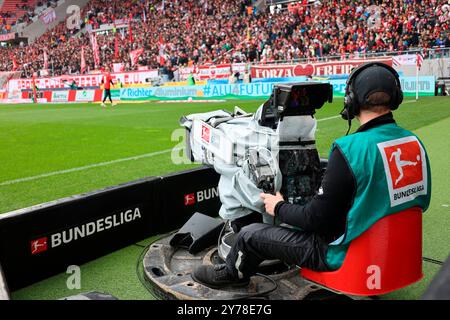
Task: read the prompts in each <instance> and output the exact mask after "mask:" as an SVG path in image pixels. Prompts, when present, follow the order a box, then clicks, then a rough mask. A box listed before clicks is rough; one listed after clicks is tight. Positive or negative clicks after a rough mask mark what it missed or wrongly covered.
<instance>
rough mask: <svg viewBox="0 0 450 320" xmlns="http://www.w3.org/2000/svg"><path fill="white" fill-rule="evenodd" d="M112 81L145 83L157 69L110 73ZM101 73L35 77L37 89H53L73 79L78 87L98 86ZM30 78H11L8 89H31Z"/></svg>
mask: <svg viewBox="0 0 450 320" xmlns="http://www.w3.org/2000/svg"><path fill="white" fill-rule="evenodd" d="M111 76H112V79H113V82H114V83H115V82H116V81H117V79H120V82H121V83H122V84H123V85H131V84H147V79H149V78H155V77H157V76H158V70H148V71H134V72H120V73H111ZM101 77H102V74H90V75H76V76H75V75H74V76H69V75H67V76H60V77H51V78H38V79H36V85H37V87H38V88H39V89H53V88H67V85H66V84H65V83H66V81H67V82H69V83H71V82H72V81H75V83H76V84H77V86H78V87H83V88H85V87H98V86H100V81H101ZM31 88H32V80H31V79H11V80H9V84H8V91H9V92H12V91H19V90H23V89H31Z"/></svg>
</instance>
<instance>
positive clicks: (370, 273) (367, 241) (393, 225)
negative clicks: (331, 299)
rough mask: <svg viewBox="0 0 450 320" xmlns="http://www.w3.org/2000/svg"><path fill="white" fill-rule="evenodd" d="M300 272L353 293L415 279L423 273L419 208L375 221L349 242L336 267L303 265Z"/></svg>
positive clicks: (380, 289)
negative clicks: (320, 268) (326, 269)
mask: <svg viewBox="0 0 450 320" xmlns="http://www.w3.org/2000/svg"><path fill="white" fill-rule="evenodd" d="M300 274H301V276H302V277H303V278H305V279H307V280H310V281H312V282H315V283H317V284H319V285H322V286H324V287H326V288H329V289H331V290H334V291H338V292H341V293H345V294H350V295H357V296H373V295H381V294H385V293H388V292H392V291H395V290H398V289H400V288H403V287H406V286H408V285H410V284H412V283H414V282H417V281H419V280H420V279H421V278H422V276H423V274H422V209H420V208H417V207H414V208H411V209H408V210H404V211H401V212H399V213H396V214H392V215H389V216H387V217H384V218H382V219H380V220H379V221H377V222H376V223H375V224H374V225H373V226H371V227H370V228H369V229H368V230H367V231H366V232H364V233H363V234H362V235H360V236H359V237H358V238H356V239H354V240H353V241H352V242H351V243H350V246H349V249H348V251H347V255H346V257H345V259H344V262H343V264H342V266H341V267H340V268H339V269H338V270H335V271H331V272H316V271H312V270H309V269H305V268H303V269H302V270H301V271H300ZM378 276H379V277H378ZM377 279H378V280H379V281H377Z"/></svg>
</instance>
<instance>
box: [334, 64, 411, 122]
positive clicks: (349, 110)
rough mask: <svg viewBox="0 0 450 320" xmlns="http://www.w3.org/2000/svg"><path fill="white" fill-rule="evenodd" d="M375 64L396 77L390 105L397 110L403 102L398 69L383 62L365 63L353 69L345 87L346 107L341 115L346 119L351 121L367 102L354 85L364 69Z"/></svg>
mask: <svg viewBox="0 0 450 320" xmlns="http://www.w3.org/2000/svg"><path fill="white" fill-rule="evenodd" d="M373 66H379V67H383V68H385V69H387V70H388V71H390V72H391V73H392V74H393V75H394V77H395V82H396V86H395V88H393V90H392V95H391V100H390V101H389V105H388V107H389V108H390V109H391V110H395V109H397V108H398V107H399V105H400V104H401V103H402V101H403V91H402V88H401V84H400V77H399V75H398V73H397V71H395V69H394V68H392V67H391V66H388V65H387V64H384V63H381V62H369V63H365V64H362V65H360V66H358V67H356V68H355V69H353V70H352V72H351V73H350V76H349V77H348V80H347V84H346V89H345V97H344V109H343V110H342V112H341V116H342V118H343V119H344V120H348V121H351V120H352V119H353V118H354V117H355V115H358V114H359V112H360V110H361V105H363V104H364V103H365V101H360V97H358V95H357V92H358V88H355V86H354V85H355V79H356V77H357V76H358V75H359V74H360V73H361V72H362V71H363V70H366V69H368V68H370V67H373Z"/></svg>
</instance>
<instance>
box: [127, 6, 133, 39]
mask: <svg viewBox="0 0 450 320" xmlns="http://www.w3.org/2000/svg"><path fill="white" fill-rule="evenodd" d="M131 19H133V15H132V14H131V13H130V18H129V19H128V32H129V37H130V38H129V39H130V42H131V43H133V30H132V29H131Z"/></svg>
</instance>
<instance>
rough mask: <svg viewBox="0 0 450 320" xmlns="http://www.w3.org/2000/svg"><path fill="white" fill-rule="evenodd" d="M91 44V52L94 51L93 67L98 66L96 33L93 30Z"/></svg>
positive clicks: (98, 53)
mask: <svg viewBox="0 0 450 320" xmlns="http://www.w3.org/2000/svg"><path fill="white" fill-rule="evenodd" d="M91 44H92V52H93V53H94V64H95V68H98V67H100V52H99V49H98V43H97V34H96V33H95V32H92V33H91Z"/></svg>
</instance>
